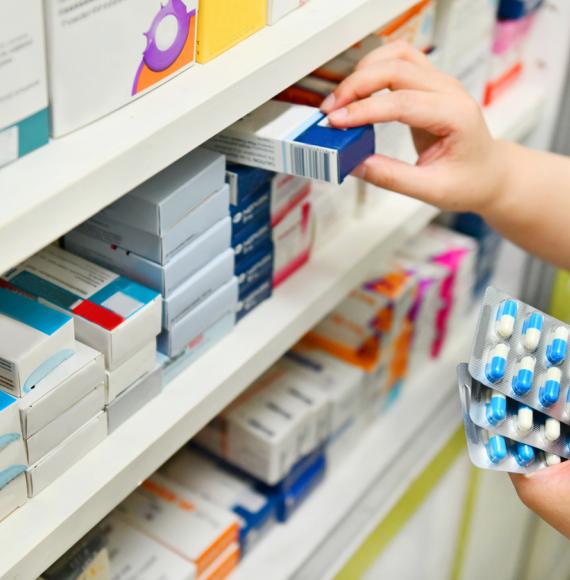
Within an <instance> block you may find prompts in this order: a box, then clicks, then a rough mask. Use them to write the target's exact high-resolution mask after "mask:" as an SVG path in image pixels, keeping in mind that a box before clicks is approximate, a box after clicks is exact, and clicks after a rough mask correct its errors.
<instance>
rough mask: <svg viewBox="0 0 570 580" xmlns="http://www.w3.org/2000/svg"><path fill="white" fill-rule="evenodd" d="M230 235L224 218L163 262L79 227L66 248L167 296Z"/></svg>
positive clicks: (221, 247) (226, 242)
mask: <svg viewBox="0 0 570 580" xmlns="http://www.w3.org/2000/svg"><path fill="white" fill-rule="evenodd" d="M231 234H232V224H231V220H230V218H229V217H225V218H224V219H222V220H220V221H218V222H216V223H215V224H214V225H213V226H212V227H211V228H209V229H208V230H206V231H205V232H204V233H203V234H201V235H200V236H198V237H197V238H196V239H195V240H194V241H193V242H191V243H189V244H188V245H187V246H184V248H183V249H181V250H180V252H178V253H176V254H175V255H174V256H173V257H172V258H171V259H170V260H169V261H168V262H167V263H166V264H164V265H161V264H157V263H156V262H153V261H152V260H148V259H147V258H143V257H142V256H139V255H138V254H136V253H135V252H131V251H129V250H125V249H123V248H120V247H118V246H115V245H114V244H111V243H108V242H103V241H101V240H99V239H96V238H92V237H90V236H88V235H85V234H83V233H81V232H79V231H78V230H74V231H72V232H71V233H69V234H67V235H66V236H65V247H66V249H68V250H69V251H70V252H72V253H74V254H77V255H79V256H83V257H84V258H86V259H87V260H91V261H92V262H95V263H96V264H100V265H101V266H104V267H105V268H109V269H110V270H113V271H114V272H117V273H118V274H121V275H122V276H127V277H128V278H131V279H133V280H135V281H136V282H139V283H140V284H143V285H145V286H148V287H149V288H152V289H153V290H156V291H157V292H160V293H161V294H162V295H163V296H164V297H165V298H168V296H169V295H170V294H172V292H173V291H174V290H175V289H176V288H178V287H179V286H180V285H181V284H182V283H183V282H184V281H185V280H186V279H187V278H188V277H189V276H192V275H193V274H195V273H196V272H198V270H200V268H203V267H204V266H205V265H206V264H208V263H209V262H210V261H211V260H213V259H214V258H215V257H216V256H217V255H218V254H221V253H222V252H223V251H224V250H226V249H227V248H229V247H230V243H231Z"/></svg>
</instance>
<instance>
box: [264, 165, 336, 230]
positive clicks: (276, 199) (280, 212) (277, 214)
mask: <svg viewBox="0 0 570 580" xmlns="http://www.w3.org/2000/svg"><path fill="white" fill-rule="evenodd" d="M331 187H332V186H331ZM311 189H312V181H311V180H309V179H305V178H303V177H297V176H295V175H287V174H285V173H278V174H277V175H275V177H274V178H273V179H272V180H271V225H272V226H273V227H275V226H276V225H277V224H278V223H279V222H280V221H281V220H282V219H283V218H284V217H285V216H286V215H287V214H288V213H289V212H290V211H291V210H292V209H293V208H294V207H296V206H297V205H299V204H300V203H301V202H302V201H303V200H304V199H306V198H307V197H309V195H310V194H311Z"/></svg>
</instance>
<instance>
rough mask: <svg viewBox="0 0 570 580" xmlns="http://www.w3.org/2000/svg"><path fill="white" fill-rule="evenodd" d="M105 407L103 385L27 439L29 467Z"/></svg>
mask: <svg viewBox="0 0 570 580" xmlns="http://www.w3.org/2000/svg"><path fill="white" fill-rule="evenodd" d="M104 406H105V385H104V384H103V383H101V384H100V385H98V386H97V387H96V388H95V389H93V390H92V391H91V392H90V393H88V394H87V395H85V397H83V399H81V400H80V401H79V402H77V403H75V404H74V405H72V406H71V407H69V408H68V409H66V410H65V411H64V412H63V413H62V414H61V415H60V416H59V417H57V419H54V420H53V421H52V422H51V423H49V424H48V425H46V426H45V427H44V428H43V429H41V430H40V431H38V432H37V433H34V435H32V436H31V437H29V438H28V439H26V453H27V456H28V465H33V464H34V463H37V462H38V461H40V460H41V459H42V457H44V456H46V455H47V454H48V453H49V452H50V451H52V450H53V449H55V448H56V447H57V446H58V445H60V444H61V443H63V441H65V440H66V439H67V438H68V437H70V436H71V435H73V433H75V432H76V431H77V430H78V429H80V428H81V427H82V426H83V425H85V424H86V423H88V422H89V421H90V420H91V419H92V418H93V417H95V415H97V413H99V412H100V411H102V410H103V407H104Z"/></svg>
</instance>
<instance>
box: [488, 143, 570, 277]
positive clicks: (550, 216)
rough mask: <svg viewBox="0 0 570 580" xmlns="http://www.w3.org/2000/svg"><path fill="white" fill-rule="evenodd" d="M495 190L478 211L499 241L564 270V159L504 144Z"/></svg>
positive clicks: (567, 251)
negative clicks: (502, 167)
mask: <svg viewBox="0 0 570 580" xmlns="http://www.w3.org/2000/svg"><path fill="white" fill-rule="evenodd" d="M498 153H499V155H500V156H501V157H502V161H503V163H504V164H505V172H504V179H503V182H502V184H501V188H500V191H499V192H497V195H496V197H495V198H494V199H493V201H492V202H491V203H488V204H486V206H483V207H481V209H480V213H481V214H482V215H483V217H484V218H485V219H486V220H487V222H488V223H489V224H490V225H491V226H492V227H493V228H495V229H496V230H497V231H498V232H499V233H501V234H502V235H503V236H504V237H506V238H508V239H510V240H512V241H513V242H514V243H515V244H517V245H519V246H521V247H522V248H524V249H525V250H527V251H529V252H531V253H532V254H535V255H536V256H539V257H541V258H543V259H544V260H547V261H549V262H552V263H553V264H555V265H557V266H560V267H562V268H566V269H570V159H567V158H565V157H562V156H559V155H554V154H551V153H543V152H539V151H534V150H531V149H527V148H525V147H521V146H519V145H515V144H513V143H508V142H499V143H498Z"/></svg>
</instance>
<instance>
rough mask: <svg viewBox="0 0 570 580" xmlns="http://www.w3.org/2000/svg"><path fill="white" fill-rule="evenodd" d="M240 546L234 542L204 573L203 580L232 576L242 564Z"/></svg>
mask: <svg viewBox="0 0 570 580" xmlns="http://www.w3.org/2000/svg"><path fill="white" fill-rule="evenodd" d="M240 557H241V554H240V546H239V544H238V543H237V542H234V543H233V544H231V545H230V546H228V547H227V548H226V549H225V550H224V551H223V552H222V553H221V554H220V555H219V556H218V557H217V558H216V559H215V560H214V561H213V562H212V563H211V564H210V566H209V567H208V568H207V569H206V570H205V571H204V573H203V574H202V575H201V576H200V579H201V578H225V577H227V576H228V575H231V574H232V572H233V571H234V570H235V569H236V568H237V567H238V565H239V562H240Z"/></svg>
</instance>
